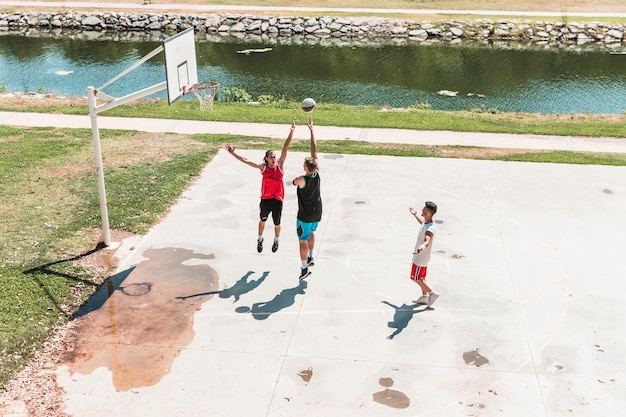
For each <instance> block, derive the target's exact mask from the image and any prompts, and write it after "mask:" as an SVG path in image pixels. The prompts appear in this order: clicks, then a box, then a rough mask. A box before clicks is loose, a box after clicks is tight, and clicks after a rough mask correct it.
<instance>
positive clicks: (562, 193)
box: [57, 151, 626, 417]
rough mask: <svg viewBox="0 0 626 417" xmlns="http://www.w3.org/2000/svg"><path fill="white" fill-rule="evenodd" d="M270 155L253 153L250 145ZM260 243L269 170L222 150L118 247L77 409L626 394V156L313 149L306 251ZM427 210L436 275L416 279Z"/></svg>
mask: <svg viewBox="0 0 626 417" xmlns="http://www.w3.org/2000/svg"><path fill="white" fill-rule="evenodd" d="M241 153H242V154H243V155H244V156H246V157H248V158H250V159H253V160H258V161H260V160H261V159H262V152H260V151H241ZM304 156H306V155H305V154H303V153H290V154H289V156H288V159H287V163H286V175H285V180H286V184H287V185H286V200H285V204H284V212H283V230H282V235H281V241H280V242H281V243H280V249H279V250H278V252H277V253H272V252H271V250H270V247H271V240H272V234H273V230H272V227H271V224H270V222H268V226H267V227H266V230H265V241H266V243H265V250H264V251H263V253H262V254H257V252H256V242H255V240H256V227H257V222H258V202H259V200H258V198H259V189H260V175H259V174H258V172H257V171H255V170H254V169H252V168H250V167H247V166H245V165H244V164H242V163H240V162H238V161H236V160H235V159H234V158H233V157H232V156H230V155H228V154H227V153H226V152H225V151H221V152H220V153H219V154H218V155H217V156H216V157H215V159H214V160H213V161H212V162H211V163H210V164H209V165H207V167H206V169H205V170H204V171H203V172H202V175H201V176H200V177H199V178H198V180H197V182H196V183H195V184H194V185H193V186H192V187H191V188H190V189H189V190H188V191H186V192H185V193H184V195H183V197H182V198H181V200H180V202H179V203H178V204H177V205H176V206H175V207H173V209H172V210H171V212H170V213H169V214H168V215H167V217H166V218H165V219H164V220H163V221H162V222H161V223H160V224H159V225H157V226H156V227H154V228H153V229H152V230H151V231H150V232H149V233H148V234H147V235H146V236H144V237H142V238H141V239H139V240H133V241H126V242H123V243H122V245H121V246H120V248H119V249H118V252H117V256H119V257H120V258H121V263H120V266H119V271H118V273H117V274H116V275H115V276H114V277H113V279H112V280H111V283H110V285H108V286H105V287H104V288H103V290H102V291H103V292H102V293H101V294H99V295H97V296H96V297H95V298H94V301H93V302H92V303H91V304H90V306H89V308H87V309H85V310H84V311H83V312H82V314H83V315H82V316H81V317H80V318H79V319H77V320H76V323H77V326H78V330H79V334H78V337H77V341H78V350H77V352H76V355H75V356H74V358H73V360H72V362H70V363H67V364H65V365H63V366H61V367H59V368H58V370H57V372H58V382H59V384H60V385H61V387H62V388H63V389H64V390H65V398H64V400H65V405H66V410H65V411H66V412H67V413H68V414H70V415H72V416H76V417H78V416H81V417H82V416H85V417H86V416H105V415H106V416H120V417H122V416H123V417H129V416H147V415H151V416H215V417H217V416H225V417H226V416H227V417H238V416H241V417H257V416H258V417H261V416H263V417H279V416H280V417H283V416H284V417H288V416H289V417H291V416H301V417H302V416H372V417H374V416H376V417H378V416H435V417H454V416H507V417H516V416H520V417H522V416H523V417H528V416H534V417H536V416H549V417H552V416H613V415H619V414H621V413H622V412H623V409H624V408H626V395H624V393H626V368H624V367H623V366H622V363H623V358H624V357H625V356H626V336H625V334H624V331H623V329H624V328H626V315H625V314H624V312H625V311H626V307H624V301H623V295H624V293H625V291H626V282H625V280H624V270H626V260H625V259H626V256H624V247H625V246H624V243H623V236H622V234H623V232H624V231H625V230H626V216H625V215H624V213H626V181H625V180H624V178H626V168H624V167H603V166H576V165H560V164H535V163H515V162H496V161H476V160H460V159H459V160H457V159H430V158H400V157H371V156H362V155H331V154H322V155H320V162H321V176H322V190H323V200H324V216H323V220H322V222H321V225H320V228H319V229H318V232H317V235H316V236H317V242H316V253H315V257H316V265H315V266H314V267H312V270H313V274H312V275H311V276H310V277H309V278H308V279H307V280H305V281H302V282H300V281H299V280H298V274H299V268H300V263H299V258H298V251H297V245H298V244H297V239H296V235H295V216H296V208H297V202H296V197H295V188H294V187H293V186H291V180H292V179H293V178H294V177H295V176H297V175H299V174H300V173H301V172H302V160H303V158H304ZM425 200H433V201H435V202H436V203H437V204H438V205H439V212H438V213H437V215H436V216H435V220H436V221H437V227H438V231H437V235H436V237H435V240H434V247H433V259H432V260H431V263H430V265H429V270H428V278H429V282H430V284H431V285H432V287H433V288H434V289H435V290H436V291H438V292H439V293H440V294H441V297H440V298H439V300H438V301H437V302H436V304H434V305H433V308H432V309H426V308H425V307H424V306H419V307H417V306H415V305H413V304H412V302H411V300H413V299H416V298H417V297H418V295H419V290H418V287H417V285H416V284H414V283H412V282H411V281H410V280H409V279H408V274H409V270H410V260H411V251H412V249H413V246H414V243H415V238H416V235H417V231H418V228H419V224H418V223H417V221H416V220H415V219H414V218H413V217H412V216H411V215H410V214H409V207H410V206H413V207H416V208H418V209H420V210H421V208H422V206H423V203H424V201H425Z"/></svg>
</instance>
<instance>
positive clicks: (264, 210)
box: [259, 198, 283, 226]
mask: <svg viewBox="0 0 626 417" xmlns="http://www.w3.org/2000/svg"><path fill="white" fill-rule="evenodd" d="M259 208H260V209H261V213H260V217H261V221H262V222H264V221H267V218H268V217H269V215H270V213H272V220H273V221H274V224H275V225H276V226H278V225H280V217H281V215H282V213H283V202H282V201H280V200H276V199H275V198H269V199H267V200H261V204H259Z"/></svg>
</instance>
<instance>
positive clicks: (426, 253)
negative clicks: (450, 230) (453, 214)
mask: <svg viewBox="0 0 626 417" xmlns="http://www.w3.org/2000/svg"><path fill="white" fill-rule="evenodd" d="M436 231H437V230H436V228H435V222H430V223H424V224H422V226H421V227H420V231H419V233H418V235H417V241H416V242H415V250H414V252H417V248H418V247H419V246H420V245H421V244H422V243H424V239H426V232H430V233H432V237H431V238H430V244H429V245H428V246H426V247H425V248H424V250H422V251H421V252H420V253H416V254H414V255H413V263H414V264H415V265H417V266H426V265H428V261H430V252H431V250H432V248H433V240H434V239H435V232H436Z"/></svg>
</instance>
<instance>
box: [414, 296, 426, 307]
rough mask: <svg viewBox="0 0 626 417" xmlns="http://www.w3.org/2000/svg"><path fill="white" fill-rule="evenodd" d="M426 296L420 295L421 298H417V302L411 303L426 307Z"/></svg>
mask: <svg viewBox="0 0 626 417" xmlns="http://www.w3.org/2000/svg"><path fill="white" fill-rule="evenodd" d="M428 299H429V297H428V294H422V296H421V297H420V298H418V299H417V300H413V302H414V303H415V304H427V305H428Z"/></svg>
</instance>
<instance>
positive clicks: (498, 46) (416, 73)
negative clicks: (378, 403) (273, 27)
mask: <svg viewBox="0 0 626 417" xmlns="http://www.w3.org/2000/svg"><path fill="white" fill-rule="evenodd" d="M160 44H161V41H160V40H154V41H152V40H140V39H134V38H131V39H123V40H122V39H118V40H107V39H104V40H103V39H101V37H94V38H91V37H89V36H88V35H85V34H73V35H68V34H62V35H59V36H51V35H48V36H25V35H24V34H21V33H11V32H5V33H2V34H1V35H0V83H2V85H3V86H4V87H6V89H8V91H19V92H22V91H31V92H35V91H40V92H49V93H58V94H63V95H69V96H85V95H86V88H87V87H88V86H94V87H99V86H100V85H102V84H104V83H105V82H107V81H108V80H109V79H111V78H113V77H114V76H116V75H117V74H119V73H120V72H122V71H123V70H124V69H126V68H128V67H129V66H131V65H132V64H134V63H135V62H136V61H137V60H139V59H140V58H141V57H143V56H145V55H147V54H148V53H149V52H151V51H152V50H153V49H155V48H156V47H158V46H159V45H160ZM259 49H269V50H267V51H266V52H251V53H249V54H245V53H241V51H245V50H253V51H254V50H259ZM196 55H197V59H198V67H199V68H198V73H199V79H200V80H201V81H219V82H220V83H221V84H222V86H227V87H235V88H241V89H244V90H246V91H247V92H248V93H250V94H251V95H252V97H253V99H256V98H257V97H258V96H259V95H267V94H270V95H273V96H275V97H285V98H286V99H293V100H301V99H302V98H304V97H313V98H315V99H316V100H317V101H318V102H323V103H345V104H351V105H368V104H372V105H380V106H391V107H408V106H416V105H418V106H425V105H427V106H430V108H432V109H436V110H467V109H472V108H477V109H484V110H495V109H497V110H499V111H507V112H529V113H561V114H565V113H608V114H620V113H622V112H624V111H626V53H625V52H624V51H623V50H622V48H621V47H620V48H614V49H612V50H609V49H607V48H603V47H597V46H590V45H561V46H558V45H548V44H521V43H512V42H511V43H506V42H496V43H479V42H469V41H463V42H460V43H449V42H448V43H446V42H417V41H413V42H407V41H402V42H398V41H394V40H379V41H376V42H369V41H368V42H366V41H354V42H347V41H338V40H333V39H328V40H320V39H315V40H312V39H306V38H298V37H291V38H289V37H287V38H274V39H260V38H258V37H257V38H252V39H250V38H245V37H244V38H236V37H230V36H214V37H211V38H202V39H198V40H197V42H196ZM163 60H164V57H163V54H159V55H157V56H156V57H154V58H152V59H151V60H150V61H148V62H146V63H144V64H142V65H141V66H139V67H138V68H137V69H135V70H134V71H132V72H131V73H129V74H127V75H125V76H124V77H122V78H121V79H120V80H118V81H117V82H115V83H114V84H113V85H111V86H110V87H107V89H105V92H107V93H109V94H111V95H114V96H121V95H124V94H128V93H131V92H134V91H137V90H139V89H141V88H145V87H148V86H151V85H154V84H157V83H160V82H162V81H165V71H164V63H163ZM160 94H161V93H160ZM157 96H159V97H165V94H164V93H162V94H161V95H157Z"/></svg>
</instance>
